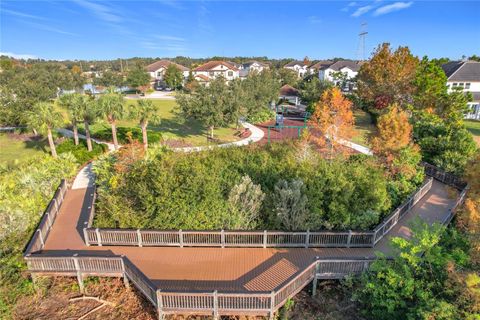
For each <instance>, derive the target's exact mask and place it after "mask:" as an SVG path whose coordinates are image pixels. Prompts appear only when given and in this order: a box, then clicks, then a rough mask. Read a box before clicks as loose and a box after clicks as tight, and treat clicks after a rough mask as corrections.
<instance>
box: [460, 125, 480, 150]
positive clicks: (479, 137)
mask: <svg viewBox="0 0 480 320" xmlns="http://www.w3.org/2000/svg"><path fill="white" fill-rule="evenodd" d="M464 122H465V126H466V127H467V129H468V131H470V132H471V133H472V135H473V139H475V141H476V142H477V145H478V146H480V121H478V120H465V121H464Z"/></svg>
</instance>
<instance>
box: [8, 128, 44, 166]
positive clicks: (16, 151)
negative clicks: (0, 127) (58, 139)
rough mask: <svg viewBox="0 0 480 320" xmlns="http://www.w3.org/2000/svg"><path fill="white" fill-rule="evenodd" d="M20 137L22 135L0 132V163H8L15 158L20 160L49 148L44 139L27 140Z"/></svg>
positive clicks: (39, 153)
mask: <svg viewBox="0 0 480 320" xmlns="http://www.w3.org/2000/svg"><path fill="white" fill-rule="evenodd" d="M21 137H23V136H20V135H11V134H7V133H1V134H0V165H5V164H10V163H13V162H15V160H18V161H19V162H22V161H25V160H27V159H29V158H32V157H34V156H36V155H41V154H45V153H48V152H49V150H50V149H49V148H48V146H47V145H48V143H47V142H46V140H45V139H43V140H29V139H24V138H21Z"/></svg>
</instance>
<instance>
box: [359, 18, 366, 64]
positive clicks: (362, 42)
mask: <svg viewBox="0 0 480 320" xmlns="http://www.w3.org/2000/svg"><path fill="white" fill-rule="evenodd" d="M367 34H368V32H367V23H366V22H363V23H362V24H361V25H360V33H359V34H358V52H357V58H358V60H362V61H365V39H366V37H367Z"/></svg>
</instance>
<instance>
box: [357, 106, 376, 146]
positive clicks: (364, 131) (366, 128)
mask: <svg viewBox="0 0 480 320" xmlns="http://www.w3.org/2000/svg"><path fill="white" fill-rule="evenodd" d="M353 116H354V117H355V133H356V136H355V137H353V139H352V141H353V142H355V143H358V144H361V145H364V146H369V145H370V143H369V136H370V135H371V134H373V133H375V132H376V130H377V129H376V127H375V125H374V124H373V121H372V117H371V116H370V114H368V113H367V112H365V111H363V110H360V109H356V110H355V111H354V113H353Z"/></svg>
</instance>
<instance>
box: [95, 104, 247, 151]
mask: <svg viewBox="0 0 480 320" xmlns="http://www.w3.org/2000/svg"><path fill="white" fill-rule="evenodd" d="M152 101H153V103H154V104H155V105H156V106H157V108H158V114H159V116H160V118H161V119H160V123H159V124H150V125H149V126H148V130H149V131H157V132H160V133H161V134H162V137H163V138H164V139H167V140H170V139H171V140H180V141H182V142H184V143H186V144H188V145H193V146H199V145H206V144H207V143H208V141H207V138H206V136H207V130H206V128H205V127H204V126H203V125H202V124H201V123H200V122H198V121H195V120H189V121H184V120H183V119H182V118H181V117H179V116H177V115H176V114H175V112H174V108H175V106H176V102H175V101H174V100H152ZM126 103H127V104H129V105H130V104H134V103H137V100H127V101H126ZM117 126H118V127H126V128H129V127H130V128H132V127H134V128H139V126H138V123H137V122H136V121H135V120H130V119H125V120H120V121H118V124H117ZM105 129H107V130H108V129H110V124H109V123H108V122H107V121H105V120H99V121H97V123H95V124H93V125H92V126H91V130H92V134H93V135H95V133H96V132H99V131H101V130H105ZM235 132H236V130H235V128H218V129H215V131H214V135H215V138H217V139H218V140H219V142H222V143H223V142H230V141H235V140H237V139H238V138H237V137H236V136H235V135H234V134H235Z"/></svg>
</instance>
